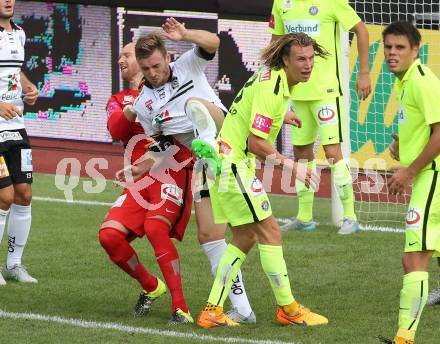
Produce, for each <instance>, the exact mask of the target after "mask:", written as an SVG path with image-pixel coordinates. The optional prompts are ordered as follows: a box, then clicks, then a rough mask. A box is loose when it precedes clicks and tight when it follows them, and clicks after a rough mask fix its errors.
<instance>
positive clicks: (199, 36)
mask: <svg viewBox="0 0 440 344" xmlns="http://www.w3.org/2000/svg"><path fill="white" fill-rule="evenodd" d="M162 28H163V30H164V31H165V37H167V38H168V39H170V40H172V41H185V42H191V43H194V44H196V45H197V46H199V47H200V48H202V49H203V50H205V51H206V52H208V53H211V54H213V53H215V52H216V51H217V49H218V47H219V46H220V39H219V38H218V36H217V35H216V34H215V33H212V32H209V31H205V30H191V29H187V28H186V27H185V23H180V22H178V21H177V20H176V19H174V18H172V17H171V18H168V19H167V20H166V21H165V23H164V24H163V25H162Z"/></svg>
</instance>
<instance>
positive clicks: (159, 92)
mask: <svg viewBox="0 0 440 344" xmlns="http://www.w3.org/2000/svg"><path fill="white" fill-rule="evenodd" d="M157 93H158V94H159V99H164V98H165V96H166V93H165V86H162V87H161V88H159V89H157Z"/></svg>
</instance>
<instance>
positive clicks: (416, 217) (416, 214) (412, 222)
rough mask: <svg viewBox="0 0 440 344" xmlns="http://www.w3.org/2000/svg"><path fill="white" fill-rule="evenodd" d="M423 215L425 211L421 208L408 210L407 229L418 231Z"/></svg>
mask: <svg viewBox="0 0 440 344" xmlns="http://www.w3.org/2000/svg"><path fill="white" fill-rule="evenodd" d="M422 214H423V210H422V209H421V208H414V207H410V208H408V212H407V213H406V229H413V230H416V229H418V228H419V227H420V224H421V222H422Z"/></svg>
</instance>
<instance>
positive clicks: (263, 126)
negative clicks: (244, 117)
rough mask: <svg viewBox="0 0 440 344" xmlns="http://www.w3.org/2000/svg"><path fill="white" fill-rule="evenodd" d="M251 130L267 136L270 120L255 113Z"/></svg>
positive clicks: (270, 124)
mask: <svg viewBox="0 0 440 344" xmlns="http://www.w3.org/2000/svg"><path fill="white" fill-rule="evenodd" d="M252 128H254V129H257V130H259V131H261V132H263V133H266V134H268V133H269V132H270V128H272V118H269V117H266V116H264V115H261V114H259V113H257V114H255V118H254V123H252Z"/></svg>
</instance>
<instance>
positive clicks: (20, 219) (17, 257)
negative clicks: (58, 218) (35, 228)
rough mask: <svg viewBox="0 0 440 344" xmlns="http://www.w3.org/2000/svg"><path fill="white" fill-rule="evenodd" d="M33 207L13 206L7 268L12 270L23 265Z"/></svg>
mask: <svg viewBox="0 0 440 344" xmlns="http://www.w3.org/2000/svg"><path fill="white" fill-rule="evenodd" d="M31 220H32V215H31V206H30V205H17V204H12V205H11V209H10V213H9V222H8V260H7V262H6V266H7V268H8V269H12V267H13V266H14V265H21V257H22V256H23V250H24V247H25V245H26V242H27V239H28V236H29V231H30V230H31Z"/></svg>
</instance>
